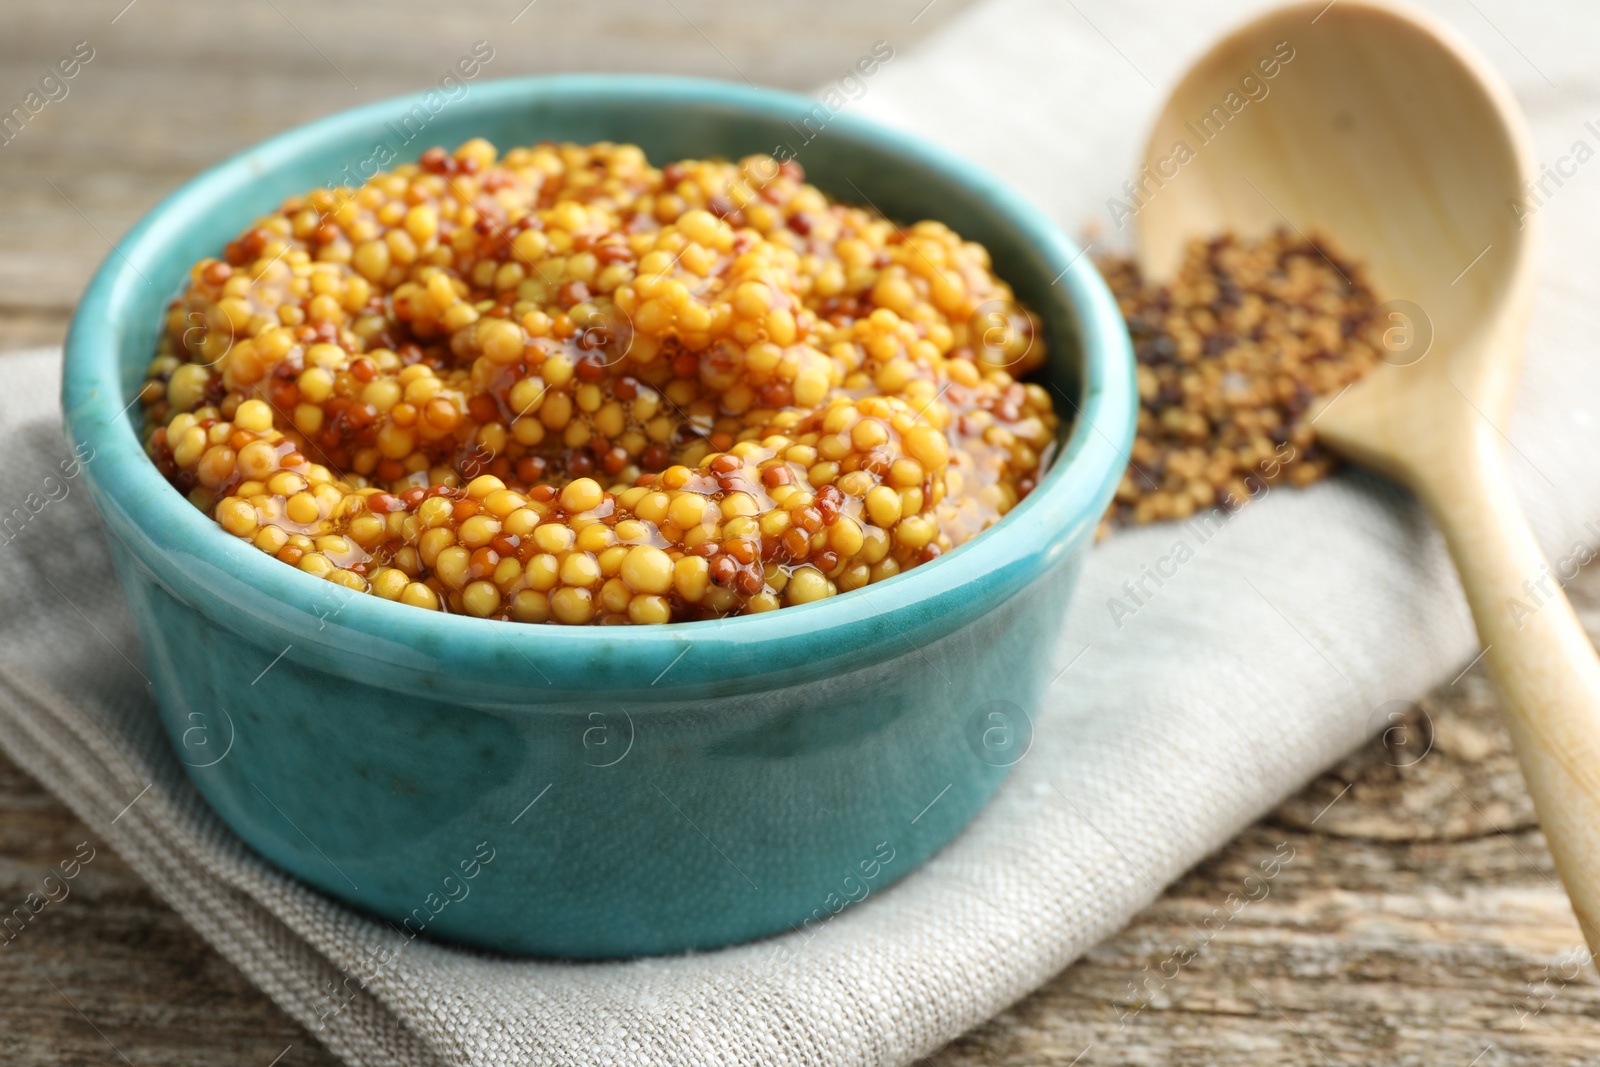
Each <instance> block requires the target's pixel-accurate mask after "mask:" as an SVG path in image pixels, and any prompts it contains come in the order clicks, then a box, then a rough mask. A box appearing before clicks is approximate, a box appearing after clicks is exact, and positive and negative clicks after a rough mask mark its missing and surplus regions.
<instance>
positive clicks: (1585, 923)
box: [1135, 0, 1600, 953]
mask: <svg viewBox="0 0 1600 1067" xmlns="http://www.w3.org/2000/svg"><path fill="white" fill-rule="evenodd" d="M1269 72H1270V74H1271V76H1270V77H1269V76H1268V75H1269ZM1247 77H1248V79H1249V80H1246V79H1247ZM1180 144H1182V145H1183V146H1184V147H1185V148H1186V149H1187V151H1185V150H1183V149H1180V148H1179V147H1178V146H1179V145H1180ZM1180 157H1181V158H1180ZM1145 163H1146V167H1147V168H1148V169H1147V170H1146V171H1143V172H1141V175H1140V181H1139V182H1138V183H1137V184H1138V185H1139V186H1140V189H1139V192H1140V198H1139V199H1140V200H1141V201H1142V204H1141V205H1140V206H1139V209H1138V212H1137V214H1136V216H1135V222H1136V226H1137V247H1138V256H1139V261H1140V265H1141V267H1142V268H1143V269H1144V271H1145V273H1146V275H1147V276H1148V277H1151V278H1154V279H1157V280H1159V279H1162V278H1166V277H1170V276H1171V274H1172V273H1173V271H1174V270H1175V269H1176V268H1177V266H1178V263H1179V260H1180V257H1181V254H1182V251H1183V247H1184V244H1185V242H1186V241H1187V240H1189V239H1190V238H1193V237H1204V236H1210V235H1214V234H1218V233H1221V232H1223V231H1228V230H1231V231H1234V232H1237V233H1240V234H1242V235H1246V236H1263V235H1265V234H1267V233H1269V232H1271V231H1273V230H1276V229H1278V228H1280V227H1283V228H1288V229H1289V230H1291V231H1298V232H1299V233H1300V234H1301V235H1303V236H1309V237H1311V238H1313V239H1316V237H1317V235H1326V236H1327V237H1328V238H1329V239H1331V240H1332V241H1335V242H1337V246H1338V248H1339V249H1340V250H1342V251H1344V252H1345V253H1347V254H1348V255H1350V256H1352V257H1354V258H1356V259H1358V260H1361V261H1363V262H1365V263H1366V265H1367V267H1368V269H1369V276H1370V278H1371V280H1372V283H1373V286H1374V289H1375V290H1376V291H1377V292H1378V293H1379V296H1380V299H1383V298H1395V300H1396V304H1395V305H1394V306H1393V313H1392V314H1391V316H1390V319H1391V323H1392V329H1391V330H1390V331H1389V334H1388V335H1386V342H1385V348H1386V349H1389V351H1388V352H1387V353H1386V355H1385V362H1386V363H1388V364H1389V365H1387V366H1382V367H1380V368H1379V369H1378V370H1377V371H1376V372H1374V373H1373V374H1371V375H1370V376H1369V377H1367V378H1366V379H1364V380H1363V381H1362V382H1360V383H1359V384H1357V385H1355V386H1353V387H1352V388H1350V389H1349V390H1348V391H1347V392H1345V393H1344V394H1342V395H1340V396H1337V397H1333V398H1328V399H1326V400H1324V401H1323V402H1322V404H1321V407H1320V409H1319V410H1318V411H1317V412H1316V413H1315V415H1314V426H1315V429H1316V433H1317V435H1318V437H1319V439H1320V440H1321V441H1322V442H1323V443H1325V444H1326V445H1327V446H1328V447H1330V448H1331V449H1333V450H1335V451H1337V452H1339V453H1341V454H1342V455H1344V456H1346V457H1347V458H1349V459H1351V460H1354V461H1355V462H1357V463H1361V464H1364V465H1366V466H1368V467H1372V468H1373V469H1375V470H1378V471H1381V472H1382V473H1384V474H1386V475H1388V476H1389V477H1391V478H1394V479H1395V480H1397V481H1399V482H1401V483H1403V484H1404V485H1406V486H1408V487H1409V488H1410V489H1411V490H1412V491H1413V492H1414V493H1416V495H1417V496H1418V497H1419V498H1420V499H1421V500H1422V502H1423V503H1424V505H1425V506H1426V507H1427V508H1428V510H1429V511H1430V512H1431V513H1432V515H1433V517H1434V520H1435V521H1436V522H1437V523H1438V525H1439V527H1440V529H1441V530H1442V531H1443V532H1444V536H1445V540H1446V541H1447V542H1448V544H1449V548H1450V553H1451V555H1452V557H1453V558H1454V560H1455V564H1456V567H1457V569H1458V570H1459V571H1460V574H1461V583H1462V585H1463V587H1464V588H1465V589H1466V593H1467V600H1468V602H1469V603H1470V604H1471V607H1472V615H1473V619H1474V620H1475V622H1476V623H1477V628H1478V636H1479V638H1480V640H1481V641H1482V643H1483V647H1484V653H1483V659H1484V663H1485V664H1486V665H1487V667H1488V669H1489V672H1490V673H1491V674H1492V675H1493V677H1494V678H1495V680H1496V682H1497V683H1498V685H1499V687H1500V689H1501V692H1502V694H1503V697H1504V702H1503V706H1504V709H1505V713H1506V718H1507V724H1508V726H1509V728H1510V732H1511V736H1512V740H1513V742H1514V743H1515V745H1516V749H1517V753H1518V756H1519V758H1520V760H1521V763H1522V771H1523V775H1524V776H1525V777H1526V779H1527V783H1528V791H1529V793H1530V794H1531V795H1532V797H1533V801H1534V804H1535V806H1536V807H1537V809H1538V813H1539V819H1540V822H1541V823H1542V825H1543V827H1544V832H1545V837H1546V839H1547V840H1548V841H1549V845H1550V851H1551V853H1552V854H1553V855H1554V857H1555V862H1556V867H1557V869H1558V870H1559V871H1560V873H1561V878H1562V881H1563V882H1564V883H1565V884H1566V888H1567V893H1568V895H1569V896H1570V897H1571V900H1572V907H1573V911H1574V912H1575V913H1576V914H1577V917H1578V922H1579V924H1580V925H1581V926H1582V928H1583V932H1584V937H1585V939H1586V940H1587V941H1588V943H1589V947H1590V950H1591V951H1592V952H1595V953H1600V659H1597V658H1596V656H1595V650H1594V647H1593V645H1591V644H1590V642H1589V639H1588V638H1587V636H1585V634H1584V631H1583V628H1582V627H1581V626H1580V625H1579V624H1578V620H1577V617H1576V616H1575V615H1574V614H1573V612H1572V608H1571V606H1570V605H1569V604H1568V603H1567V601H1566V599H1565V598H1564V597H1563V596H1562V595H1561V592H1560V588H1559V584H1558V582H1557V581H1555V580H1554V579H1553V578H1547V570H1546V567H1545V561H1544V558H1543V556H1542V555H1541V554H1540V551H1539V547H1538V544H1537V542H1536V541H1535V540H1534V537H1533V534H1532V532H1531V531H1530V530H1529V528H1528V524H1527V521H1526V520H1525V519H1524V517H1523V515H1522V511H1521V508H1520V507H1519V506H1518V503H1517V497H1516V493H1515V492H1514V491H1513V489H1512V485H1511V481H1510V478H1509V476H1508V471H1507V465H1506V457H1505V453H1504V450H1503V444H1504V443H1505V442H1506V438H1505V434H1504V430H1505V428H1506V427H1507V426H1508V425H1509V420H1510V415H1511V400H1512V392H1513V388H1514V386H1515V383H1516V379H1517V373H1518V368H1519V364H1520V362H1521V355H1522V352H1521V348H1522V341H1523V337H1524V335H1525V332H1526V325H1527V320H1528V312H1529V306H1530V304H1531V302H1532V295H1533V252H1534V240H1533V238H1534V234H1535V230H1536V228H1537V227H1536V223H1537V222H1538V219H1537V217H1536V216H1535V215H1534V214H1533V213H1532V211H1531V208H1530V205H1531V204H1532V203H1533V201H1531V200H1527V201H1525V200H1524V199H1523V183H1524V182H1526V181H1528V180H1529V179H1531V178H1533V177H1534V176H1535V175H1536V173H1537V167H1536V166H1535V164H1534V161H1533V155H1532V152H1531V150H1530V148H1529V138H1528V135H1527V131H1526V129H1525V127H1524V123H1523V118H1522V114H1521V112H1520V110H1519V109H1518V107H1517V104H1516V101H1515V100H1514V99H1513V98H1512V96H1511V93H1510V92H1509V90H1508V89H1507V88H1506V86H1505V85H1504V83H1503V82H1502V81H1501V80H1500V78H1499V76H1498V75H1497V74H1496V73H1495V72H1494V71H1493V70H1492V69H1490V67H1489V66H1488V64H1487V62H1486V61H1485V60H1484V59H1483V58H1482V57H1480V56H1479V55H1478V54H1477V53H1476V52H1475V51H1474V50H1473V49H1472V48H1471V47H1470V46H1468V45H1467V44H1466V43H1465V42H1463V41H1461V40H1460V39H1458V38H1457V37H1456V36H1455V35H1454V33H1452V32H1451V31H1449V30H1448V29H1446V28H1445V27H1444V26H1442V25H1440V24H1439V23H1437V22H1436V21H1435V20H1433V19H1432V18H1430V17H1427V16H1425V15H1423V14H1421V13H1418V12H1415V11H1413V10H1410V9H1406V8H1400V7H1396V6H1393V5H1390V4H1385V3H1376V2H1372V0H1337V2H1335V3H1332V4H1329V3H1327V2H1326V0H1315V2H1310V3H1297V4H1291V5H1289V6H1286V7H1282V8H1279V9H1276V10H1273V11H1271V12H1269V13H1268V14H1266V15H1264V16H1262V17H1260V18H1258V19H1257V20H1256V21H1254V22H1251V23H1250V24H1248V25H1246V26H1244V27H1243V28H1241V29H1239V30H1237V31H1236V32H1234V33H1233V34H1232V35H1231V36H1229V37H1227V38H1226V39H1225V40H1223V41H1222V42H1221V43H1220V44H1218V45H1217V46H1216V47H1215V48H1213V49H1212V50H1211V51H1210V52H1208V53H1207V54H1206V55H1205V56H1204V57H1203V58H1202V59H1200V61H1199V62H1198V63H1196V64H1195V65H1194V67H1193V68H1192V69H1191V70H1190V71H1189V72H1188V74H1187V75H1185V77H1184V78H1183V80H1182V81H1181V82H1180V83H1179V84H1178V86H1177V88H1176V89H1175V90H1174V91H1173V93H1172V95H1171V97H1170V98H1169V99H1168V101H1167V105H1166V108H1165V109H1164V111H1163V113H1162V115H1161V117H1160V118H1159V120H1158V121H1157V122H1156V126H1155V129H1154V131H1153V133H1152V134H1151V138H1150V142H1149V146H1148V148H1147V151H1146V159H1145ZM1386 310H1387V309H1386ZM1430 337H1431V344H1430ZM1529 580H1532V581H1533V582H1534V583H1540V582H1541V580H1542V584H1543V587H1544V588H1543V590H1542V591H1541V592H1540V593H1539V595H1538V596H1536V597H1534V596H1530V593H1529V592H1528V590H1527V589H1526V588H1525V587H1524V583H1525V582H1528V581H1529ZM1541 601H1542V602H1541ZM1527 609H1532V610H1527Z"/></svg>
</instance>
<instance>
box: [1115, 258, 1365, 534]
mask: <svg viewBox="0 0 1600 1067" xmlns="http://www.w3.org/2000/svg"><path fill="white" fill-rule="evenodd" d="M1097 265H1098V266H1099V268H1100V272H1101V273H1102V274H1103V275H1104V276H1105V279H1106V281H1107V283H1108V284H1109V285H1110V286H1111V290H1112V292H1113V293H1114V294H1115V295H1116V298H1117V302H1118V304H1119V306H1120V307H1121V309H1122V314H1123V317H1124V318H1126V320H1127V322H1128V330H1129V332H1130V334H1131V335H1132V338H1133V346H1134V356H1135V359H1136V360H1137V362H1138V385H1139V426H1138V433H1137V436H1136V439H1135V441H1134V445H1133V451H1132V454H1131V456H1130V462H1129V464H1128V470H1127V472H1126V473H1125V474H1124V475H1123V478H1122V483H1121V485H1120V486H1119V487H1118V489H1117V494H1116V497H1115V499H1114V500H1113V502H1112V505H1111V508H1110V510H1109V511H1107V513H1106V516H1105V519H1104V520H1103V521H1102V523H1101V528H1100V533H1101V536H1105V535H1106V533H1108V532H1109V531H1110V530H1111V529H1112V528H1114V527H1117V526H1125V525H1130V524H1143V523H1149V522H1160V521H1163V520H1168V519H1185V518H1188V517H1189V516H1190V515H1192V514H1194V513H1195V512H1197V511H1203V510H1209V509H1211V508H1213V507H1223V508H1228V509H1229V510H1233V509H1236V508H1238V507H1242V506H1243V505H1244V504H1245V503H1247V502H1248V501H1249V500H1250V499H1251V498H1252V497H1254V496H1256V495H1259V494H1260V492H1261V491H1262V489H1263V488H1264V487H1266V486H1270V485H1275V484H1278V483H1280V482H1285V481H1286V482H1288V483H1289V484H1291V485H1295V486H1305V485H1309V484H1311V483H1312V482H1314V481H1316V480H1317V479H1319V478H1322V477H1324V476H1325V475H1327V474H1328V473H1329V472H1331V471H1332V470H1333V469H1334V468H1335V466H1336V465H1337V463H1336V460H1335V459H1334V457H1333V456H1332V455H1331V454H1329V453H1328V452H1326V451H1324V450H1323V449H1322V448H1321V447H1319V446H1318V444H1317V443H1316V439H1315V435H1314V433H1313V431H1312V427H1311V425H1310V423H1309V422H1308V421H1307V420H1308V418H1309V417H1310V409H1311V408H1312V407H1313V402H1314V401H1315V400H1316V399H1317V398H1319V397H1324V396H1332V395H1334V394H1336V393H1338V392H1339V391H1340V390H1341V389H1343V388H1345V387H1346V386H1347V385H1349V384H1351V383H1352V382H1354V381H1356V380H1357V379H1359V378H1360V377H1361V376H1362V375H1363V374H1365V373H1367V372H1368V371H1369V370H1371V369H1372V368H1373V367H1374V366H1375V365H1376V364H1377V363H1378V359H1379V353H1380V352H1381V348H1380V342H1379V338H1378V332H1379V331H1380V329H1381V323H1379V322H1378V321H1377V319H1376V317H1375V315H1374V313H1375V311H1376V309H1377V301H1376V299H1375V297H1374V296H1373V292H1372V289H1371V288H1370V287H1369V286H1368V284H1367V282H1366V279H1365V276H1364V275H1363V273H1362V271H1361V269H1360V267H1359V266H1357V265H1355V264H1352V263H1350V262H1349V261H1347V260H1344V259H1342V258H1339V257H1338V255H1337V253H1335V252H1332V251H1330V248H1329V245H1328V243H1327V242H1326V241H1324V240H1323V239H1321V238H1320V237H1319V238H1314V239H1312V240H1310V241H1308V240H1306V239H1305V238H1302V237H1299V236H1297V235H1295V234H1291V233H1288V232H1286V231H1283V230H1280V231H1278V232H1277V233H1274V234H1273V235H1271V236H1270V237H1267V238H1265V239H1262V240H1259V241H1247V240H1243V239H1241V238H1239V237H1237V236H1234V235H1231V234H1226V235H1223V236H1220V237H1216V238H1213V239H1211V240H1209V241H1207V240H1195V241H1192V242H1191V243H1190V244H1189V246H1188V247H1187V249H1186V250H1185V252H1184V257H1183V263H1182V265H1181V266H1180V267H1179V269H1178V272H1177V274H1176V276H1175V277H1174V278H1173V279H1172V281H1171V282H1170V283H1169V284H1167V285H1162V286H1155V285H1150V284H1147V283H1146V282H1145V281H1144V280H1143V278H1141V277H1140V274H1139V270H1138V268H1137V266H1135V264H1134V263H1133V261H1132V260H1129V259H1123V258H1115V257H1109V258H1104V259H1101V260H1100V261H1099V263H1098V264H1097Z"/></svg>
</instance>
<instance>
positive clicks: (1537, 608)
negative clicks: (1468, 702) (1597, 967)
mask: <svg viewBox="0 0 1600 1067" xmlns="http://www.w3.org/2000/svg"><path fill="white" fill-rule="evenodd" d="M1471 452H1472V454H1471V455H1469V456H1466V457H1461V458H1462V459H1464V460H1465V462H1458V463H1455V464H1451V465H1450V466H1449V467H1447V468H1444V469H1442V470H1441V469H1439V468H1435V471H1434V473H1435V475H1436V476H1435V477H1433V478H1423V479H1419V481H1421V482H1423V484H1422V485H1419V486H1418V489H1419V490H1420V493H1421V496H1422V497H1423V499H1424V501H1425V503H1426V504H1427V505H1428V509H1429V510H1430V511H1431V512H1432V513H1433V516H1434V518H1435V520H1436V521H1437V522H1438V523H1439V526H1440V527H1441V529H1442V530H1443V532H1444V536H1445V540H1446V542H1447V543H1448V545H1449V548H1450V554H1451V556H1452V557H1453V558H1454V560H1455V564H1456V569H1457V570H1458V572H1459V573H1460V575H1461V584H1462V586H1463V588H1464V589H1465V590H1466V594H1467V600H1468V602H1469V603H1470V604H1471V606H1472V616H1473V620H1474V621H1475V622H1476V624H1477V628H1478V638H1479V640H1480V641H1482V643H1483V647H1484V654H1483V660H1484V664H1485V666H1486V667H1487V668H1488V671H1489V673H1490V675H1491V676H1492V677H1493V679H1494V680H1495V682H1496V683H1497V685H1498V686H1499V689H1500V692H1501V694H1502V696H1503V700H1502V706H1503V708H1504V712H1505V719H1506V725H1507V727H1508V728H1509V730H1510V733H1511V740H1512V742H1513V744H1514V745H1515V747H1516V751H1517V756H1518V759H1519V760H1520V761H1521V764H1522V774H1523V777H1524V778H1525V779H1526V781H1527V785H1528V792H1529V793H1530V794H1531V795H1532V797H1533V802H1534V807H1535V808H1536V809H1537V811H1538V815H1539V823H1540V826H1541V827H1542V828H1543V830H1544V835H1545V839H1546V841H1547V842H1548V843H1549V846H1550V852H1551V855H1552V856H1553V857H1554V858H1555V864H1556V870H1557V871H1558V872H1560V875H1561V880H1562V882H1563V883H1565V885H1566V889H1567V895H1568V897H1569V898H1570V899H1571V901H1572V910H1573V912H1574V913H1575V914H1576V915H1577V918H1578V924H1579V926H1580V927H1582V929H1583V935H1584V940H1585V941H1587V942H1588V945H1589V950H1590V953H1591V956H1592V957H1593V956H1600V657H1597V656H1596V654H1595V648H1594V645H1593V644H1591V643H1590V641H1589V638H1588V635H1587V634H1586V633H1585V632H1584V629H1583V626H1582V625H1581V624H1580V623H1579V622H1578V617H1577V616H1576V615H1575V614H1574V613H1573V610H1572V605H1571V604H1569V603H1568V602H1567V598H1566V596H1565V595H1563V593H1562V591H1561V578H1560V576H1559V575H1558V574H1557V573H1555V572H1554V571H1553V570H1552V568H1551V567H1550V566H1549V565H1548V564H1547V563H1546V561H1545V558H1544V555H1543V554H1542V553H1541V552H1540V550H1539V546H1538V543H1537V542H1536V541H1535V540H1534V537H1533V532H1532V531H1531V530H1530V529H1529V528H1528V523H1527V519H1526V518H1524V517H1523V514H1522V509H1521V507H1520V505H1519V504H1518V503H1517V498H1516V494H1515V492H1514V491H1513V490H1512V487H1511V480H1510V478H1509V476H1508V472H1507V469H1506V462H1505V458H1504V454H1503V453H1502V452H1501V450H1500V448H1499V445H1498V442H1497V441H1495V440H1494V439H1493V436H1492V435H1491V434H1489V433H1487V432H1484V433H1482V434H1479V435H1476V439H1475V441H1474V444H1473V447H1472V448H1471ZM1580 558H1583V557H1580ZM1567 569H1568V570H1569V571H1570V567H1569V568H1567ZM1567 577H1568V578H1570V577H1571V574H1570V573H1568V575H1567Z"/></svg>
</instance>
